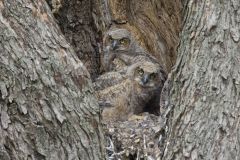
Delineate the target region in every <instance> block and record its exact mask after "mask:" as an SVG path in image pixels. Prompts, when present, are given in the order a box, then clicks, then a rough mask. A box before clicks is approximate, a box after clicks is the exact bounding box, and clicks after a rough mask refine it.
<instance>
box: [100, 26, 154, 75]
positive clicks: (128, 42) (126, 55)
mask: <svg viewBox="0 0 240 160" xmlns="http://www.w3.org/2000/svg"><path fill="white" fill-rule="evenodd" d="M103 50H104V52H103V58H102V66H103V68H104V70H105V71H106V72H107V71H113V70H115V71H116V70H120V69H122V67H125V66H129V65H132V64H133V63H134V58H136V57H137V56H146V58H147V57H150V55H149V54H148V53H147V52H146V51H145V50H144V49H143V48H142V47H141V46H140V45H139V44H138V43H137V41H136V40H135V39H134V37H133V36H132V34H131V33H130V32H129V31H128V30H127V29H123V28H114V27H113V28H111V29H110V30H109V31H108V32H106V34H105V36H104V38H103Z"/></svg>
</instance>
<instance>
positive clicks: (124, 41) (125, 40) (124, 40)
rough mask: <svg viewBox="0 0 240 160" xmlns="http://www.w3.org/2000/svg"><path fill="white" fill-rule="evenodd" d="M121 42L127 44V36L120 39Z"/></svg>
mask: <svg viewBox="0 0 240 160" xmlns="http://www.w3.org/2000/svg"><path fill="white" fill-rule="evenodd" d="M120 44H122V45H126V44H128V40H127V39H126V38H123V39H120Z"/></svg>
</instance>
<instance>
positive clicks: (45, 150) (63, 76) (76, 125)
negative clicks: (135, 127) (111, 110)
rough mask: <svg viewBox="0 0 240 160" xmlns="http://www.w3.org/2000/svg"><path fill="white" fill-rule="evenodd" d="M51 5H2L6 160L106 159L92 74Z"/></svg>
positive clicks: (0, 111)
mask: <svg viewBox="0 0 240 160" xmlns="http://www.w3.org/2000/svg"><path fill="white" fill-rule="evenodd" d="M46 6H47V5H46V2H45V1H44V0H38V1H29V0H22V1H18V0H10V1H9V0H2V1H0V35H1V36H0V42H1V43H0V135H1V136H0V159H4V160H10V159H11V160H13V159H52V160H56V159H64V160H65V159H83V160H86V159H103V158H104V155H103V152H104V149H103V135H102V129H101V127H100V125H99V124H100V123H99V107H98V104H97V101H96V99H95V97H94V96H93V88H92V84H91V80H90V76H89V73H88V72H87V70H86V68H85V67H84V66H83V64H82V62H80V61H79V60H78V58H77V57H76V56H75V54H74V52H73V49H72V48H71V47H70V46H69V44H68V43H67V42H66V40H65V39H64V37H63V35H62V34H61V31H60V29H59V28H58V26H57V25H56V23H55V22H54V19H53V17H52V15H51V14H49V13H50V10H49V8H48V7H46Z"/></svg>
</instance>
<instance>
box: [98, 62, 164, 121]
mask: <svg viewBox="0 0 240 160" xmlns="http://www.w3.org/2000/svg"><path fill="white" fill-rule="evenodd" d="M109 74H111V75H113V77H116V76H115V75H118V76H117V77H118V78H117V79H115V80H114V81H117V82H118V83H116V84H114V83H107V84H108V85H105V87H104V88H97V89H96V96H97V98H98V101H99V104H100V107H101V108H102V117H103V120H104V121H117V120H121V121H123V120H127V119H128V117H129V116H131V115H133V114H139V113H141V112H143V111H145V110H147V108H148V107H149V108H151V107H156V108H157V110H159V103H156V104H157V106H152V105H149V106H146V105H147V104H148V102H149V101H151V100H152V99H153V98H156V99H159V98H157V97H160V91H161V89H162V86H163V83H164V81H165V79H166V74H165V72H164V70H163V69H162V67H161V66H160V65H159V64H158V63H153V62H151V61H145V62H139V63H134V64H133V65H131V66H129V67H126V68H125V69H123V71H121V74H119V73H118V71H112V72H108V73H106V74H103V75H102V76H100V77H101V78H100V79H99V80H100V82H98V81H96V82H95V86H99V85H98V83H103V82H102V80H103V79H104V80H106V81H107V82H109V81H111V79H113V77H111V76H109ZM104 77H106V78H104ZM109 78H110V79H109ZM100 86H101V85H100Z"/></svg>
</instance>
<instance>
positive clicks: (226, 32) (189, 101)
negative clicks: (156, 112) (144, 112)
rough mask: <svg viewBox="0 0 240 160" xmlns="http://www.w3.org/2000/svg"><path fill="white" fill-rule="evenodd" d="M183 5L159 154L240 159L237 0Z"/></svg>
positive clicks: (190, 1) (197, 157)
mask: <svg viewBox="0 0 240 160" xmlns="http://www.w3.org/2000/svg"><path fill="white" fill-rule="evenodd" d="M184 8H185V14H184V26H183V31H182V34H181V36H180V39H181V42H180V47H179V50H178V54H179V57H178V60H177V64H176V67H175V69H174V70H173V72H172V74H171V78H170V80H172V81H170V82H171V83H170V85H169V87H170V92H169V93H170V99H169V101H168V103H169V104H170V105H168V106H167V107H168V109H171V108H172V110H171V111H170V112H168V115H170V117H169V119H168V123H167V124H168V126H167V127H166V128H165V134H166V135H167V140H166V141H165V144H166V146H165V147H166V148H165V152H164V156H163V159H166V160H167V159H177V160H180V159H195V160H199V159H209V160H210V159H218V160H223V159H224V160H226V159H240V143H239V138H240V136H239V135H240V134H239V112H240V111H239V108H240V96H239V93H240V76H239V73H240V68H239V65H240V64H239V60H240V59H239V57H240V54H239V49H240V47H239V46H240V45H239V16H240V12H239V8H240V1H236V0H229V1H217V0H211V1H210V0H206V1H192V0H188V1H185V6H184ZM165 104H167V103H165ZM165 107H166V106H165ZM165 113H166V112H165ZM165 115H167V114H165Z"/></svg>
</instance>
